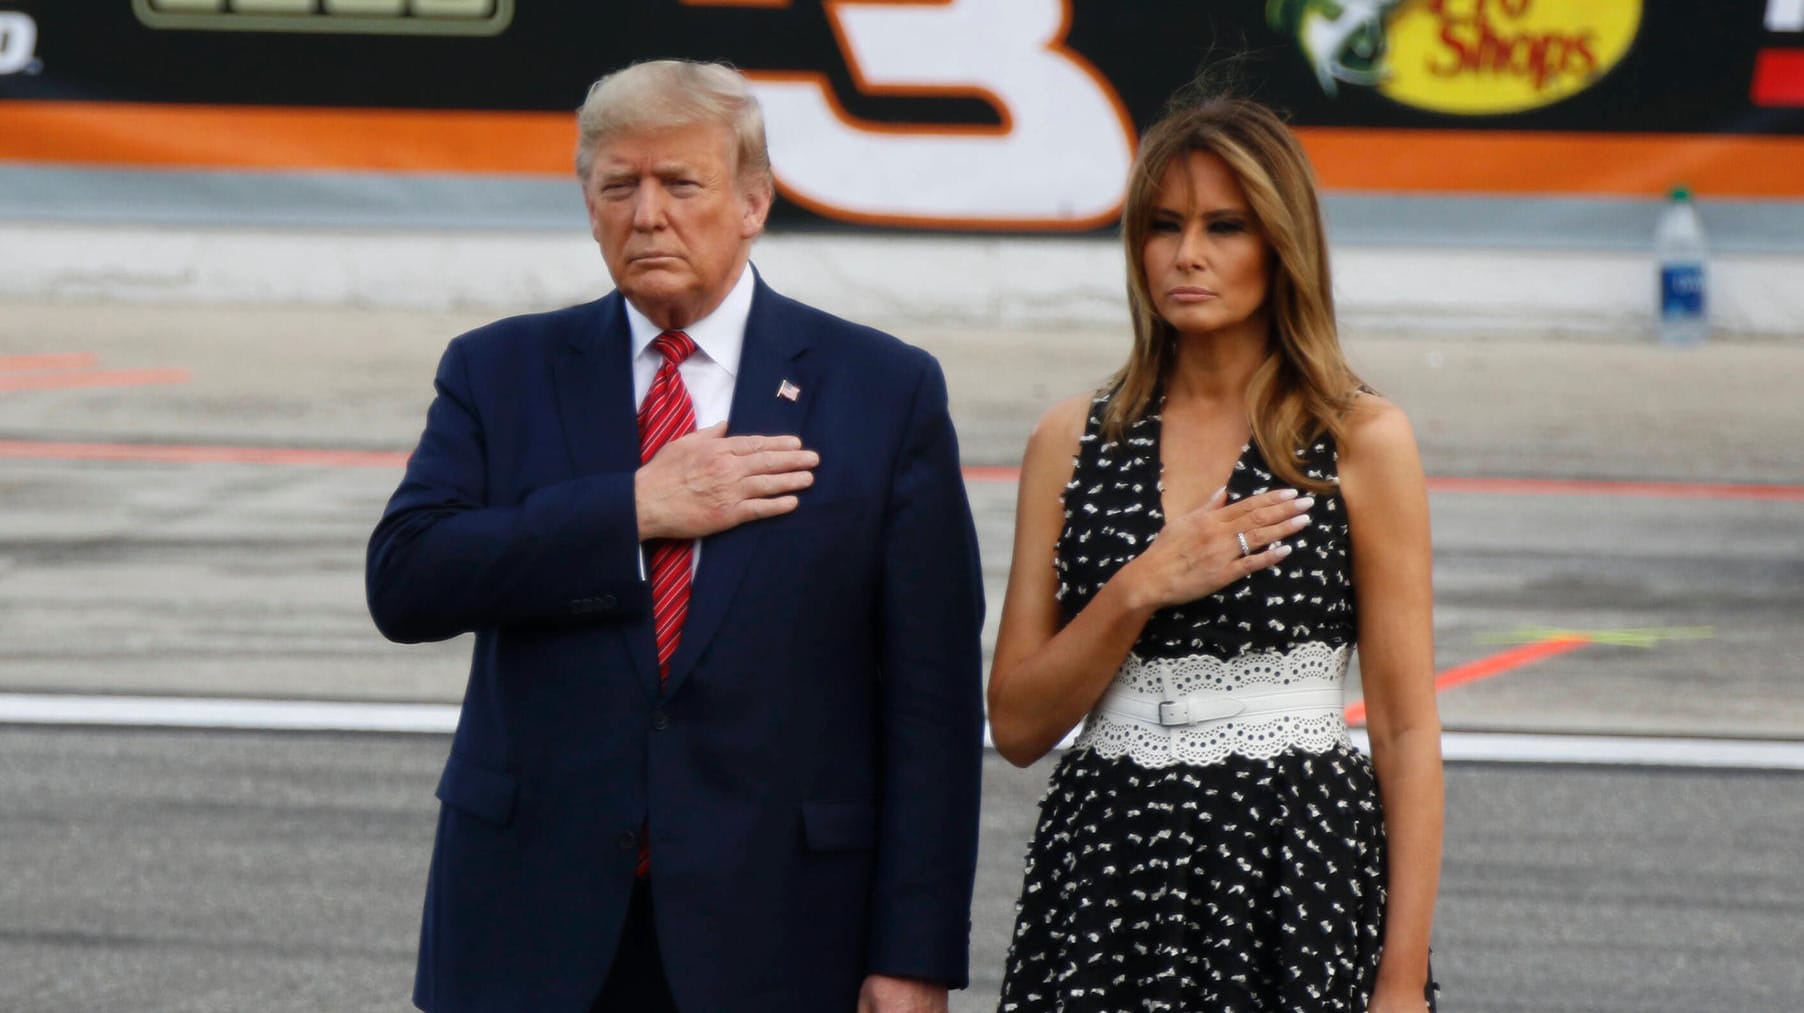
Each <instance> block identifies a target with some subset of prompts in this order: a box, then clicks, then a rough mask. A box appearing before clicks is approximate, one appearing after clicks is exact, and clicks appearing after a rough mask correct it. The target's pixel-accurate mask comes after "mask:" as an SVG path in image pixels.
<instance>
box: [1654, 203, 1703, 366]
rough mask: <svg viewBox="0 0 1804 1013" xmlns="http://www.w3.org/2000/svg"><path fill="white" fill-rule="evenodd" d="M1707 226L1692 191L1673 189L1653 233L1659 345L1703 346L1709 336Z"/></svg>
mask: <svg viewBox="0 0 1804 1013" xmlns="http://www.w3.org/2000/svg"><path fill="white" fill-rule="evenodd" d="M1708 255H1709V250H1708V249H1707V248H1706V247H1705V245H1704V226H1703V223H1701V222H1700V221H1698V209H1697V206H1696V205H1695V204H1693V203H1692V202H1691V190H1690V189H1689V188H1687V187H1683V186H1675V187H1673V189H1672V199H1671V200H1670V201H1669V202H1668V203H1667V205H1666V211H1665V212H1664V213H1662V214H1661V215H1660V227H1659V228H1658V229H1656V230H1654V256H1655V258H1656V259H1658V260H1659V262H1660V307H1659V309H1660V319H1659V325H1660V343H1661V344H1663V345H1674V346H1684V345H1701V344H1703V343H1704V342H1705V341H1706V340H1707V339H1708V338H1709V337H1710V317H1709V312H1708V310H1709V307H1708V305H1707V303H1706V301H1705V298H1704V295H1705V275H1704V264H1705V261H1706V260H1707V259H1708Z"/></svg>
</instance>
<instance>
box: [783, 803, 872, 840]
mask: <svg viewBox="0 0 1804 1013" xmlns="http://www.w3.org/2000/svg"><path fill="white" fill-rule="evenodd" d="M802 833H803V836H804V838H805V839H806V840H807V841H808V849H809V850H810V851H862V850H864V849H867V848H869V847H871V846H872V845H873V844H875V843H876V841H877V807H876V806H874V805H872V804H871V803H869V802H862V801H853V802H803V803H802Z"/></svg>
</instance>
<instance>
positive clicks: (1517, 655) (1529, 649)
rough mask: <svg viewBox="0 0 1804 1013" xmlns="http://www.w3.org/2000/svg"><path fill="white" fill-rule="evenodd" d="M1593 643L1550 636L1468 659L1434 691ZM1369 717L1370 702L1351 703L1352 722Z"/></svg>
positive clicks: (1446, 674) (1443, 676)
mask: <svg viewBox="0 0 1804 1013" xmlns="http://www.w3.org/2000/svg"><path fill="white" fill-rule="evenodd" d="M1589 643H1591V638H1589V637H1550V638H1548V639H1546V640H1537V641H1535V642H1534V643H1532V644H1523V645H1522V646H1520V647H1512V648H1510V649H1509V650H1507V651H1503V652H1501V653H1498V654H1493V655H1491V656H1490V657H1488V658H1480V659H1478V660H1477V661H1468V662H1466V663H1465V664H1464V665H1455V666H1454V667H1452V668H1449V669H1448V670H1447V671H1445V672H1442V673H1441V674H1440V675H1438V676H1435V680H1434V691H1435V692H1436V693H1441V692H1445V691H1447V690H1449V689H1452V688H1453V687H1455V686H1463V685H1465V684H1466V683H1468V682H1477V681H1479V680H1480V679H1489V678H1491V677H1492V676H1497V675H1502V674H1503V673H1505V672H1509V671H1514V670H1515V669H1518V668H1521V667H1523V666H1525V665H1532V664H1534V663H1535V662H1537V661H1544V660H1546V659H1548V658H1556V657H1559V656H1560V655H1562V654H1567V653H1570V652H1572V651H1576V650H1578V649H1579V648H1581V647H1584V646H1585V645H1586V644H1589ZM1365 719H1366V702H1365V701H1364V700H1355V701H1353V702H1352V703H1350V704H1348V705H1347V723H1348V724H1350V725H1357V724H1362V723H1364V722H1365Z"/></svg>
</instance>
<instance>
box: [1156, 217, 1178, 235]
mask: <svg viewBox="0 0 1804 1013" xmlns="http://www.w3.org/2000/svg"><path fill="white" fill-rule="evenodd" d="M1181 229H1182V226H1180V225H1179V224H1178V223H1177V222H1174V221H1172V220H1170V219H1168V218H1161V219H1157V220H1155V221H1154V222H1153V231H1154V232H1177V231H1179V230H1181Z"/></svg>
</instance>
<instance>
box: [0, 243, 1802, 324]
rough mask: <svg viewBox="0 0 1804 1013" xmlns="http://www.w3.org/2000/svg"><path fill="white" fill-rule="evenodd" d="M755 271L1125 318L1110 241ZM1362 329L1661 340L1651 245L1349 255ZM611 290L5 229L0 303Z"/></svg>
mask: <svg viewBox="0 0 1804 1013" xmlns="http://www.w3.org/2000/svg"><path fill="white" fill-rule="evenodd" d="M754 259H755V262H756V263H757V264H758V266H759V269H760V270H761V271H762V272H763V273H764V276H765V277H766V278H767V279H768V280H769V281H770V282H771V283H772V284H774V285H775V286H777V287H778V288H779V289H781V290H782V291H784V292H786V293H787V294H790V295H793V296H796V297H798V298H801V299H804V300H807V301H809V302H812V303H815V304H817V305H820V306H823V307H826V308H829V309H832V310H834V311H836V312H839V313H841V314H843V315H847V316H851V317H855V318H862V319H868V320H873V321H881V322H883V323H885V324H887V325H890V326H905V325H907V324H909V323H922V324H956V325H962V326H976V327H981V326H985V325H1007V326H1019V325H1023V324H1045V325H1048V326H1082V327H1104V328H1107V327H1114V326H1125V321H1126V311H1125V300H1124V297H1123V295H1122V291H1123V282H1122V268H1121V254H1120V252H1119V247H1118V245H1117V243H1116V242H1115V241H1113V240H1108V239H1040V238H979V237H945V236H883V237H874V236H846V235H831V234H779V235H770V236H766V237H765V238H763V239H762V240H760V241H759V244H758V247H757V250H756V252H755V254H754ZM1334 270H1335V278H1336V284H1335V289H1336V298H1337V300H1338V305H1339V310H1340V313H1341V318H1342V321H1343V324H1344V325H1345V326H1346V327H1347V329H1348V330H1349V331H1401V332H1433V333H1491V332H1496V333H1517V334H1520V333H1524V332H1534V333H1573V334H1592V335H1614V336H1621V337H1638V336H1641V335H1644V334H1648V333H1650V332H1651V329H1652V326H1653V324H1652V313H1653V306H1654V291H1655V274H1654V267H1653V265H1652V262H1651V259H1650V257H1649V255H1648V254H1646V253H1642V252H1638V251H1623V250H1573V249H1559V250H1553V249H1534V248H1521V247H1511V248H1500V249H1494V250H1486V249H1478V248H1471V247H1468V248H1448V247H1426V246H1409V245H1342V246H1338V247H1337V248H1336V249H1335V251H1334ZM1710 271H1711V273H1710V288H1709V295H1710V300H1711V306H1712V313H1713V318H1714V321H1715V323H1716V325H1717V328H1718V330H1719V331H1720V332H1722V333H1725V334H1731V335H1744V336H1795V337H1804V255H1799V254H1778V253H1772V254H1757V253H1734V254H1724V255H1720V256H1718V257H1716V258H1715V259H1713V260H1712V262H1711V265H1710ZM608 288H609V284H608V282H607V275H606V271H605V269H604V267H603V265H602V263H601V260H600V256H599V254H598V253H597V252H596V250H595V248H594V246H593V244H592V243H591V241H590V240H589V238H588V236H587V235H585V234H583V232H582V231H580V230H579V229H576V228H573V229H572V230H571V231H569V232H568V233H550V232H542V231H535V232H520V233H507V232H499V231H495V230H484V231H471V232H454V231H446V230H443V229H437V230H423V231H411V232H408V231H384V232H357V231H349V230H326V229H312V230H296V229H283V230H251V229H234V228H197V227H173V226H150V225H146V226H123V227H118V226H116V227H102V226H91V225H79V224H56V223H18V222H15V223H10V224H9V223H0V296H6V297H14V298H27V299H51V300H102V301H109V302H198V303H291V304H319V305H363V306H383V307H410V308H421V309H446V308H481V309H487V310H493V311H494V312H495V313H497V314H502V313H508V312H517V311H524V310H534V309H544V308H550V307H555V306H562V305H568V304H570V303H573V302H580V301H583V300H587V299H590V298H594V297H595V296H596V295H599V294H601V293H602V292H605V291H606V290H607V289H608Z"/></svg>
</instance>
